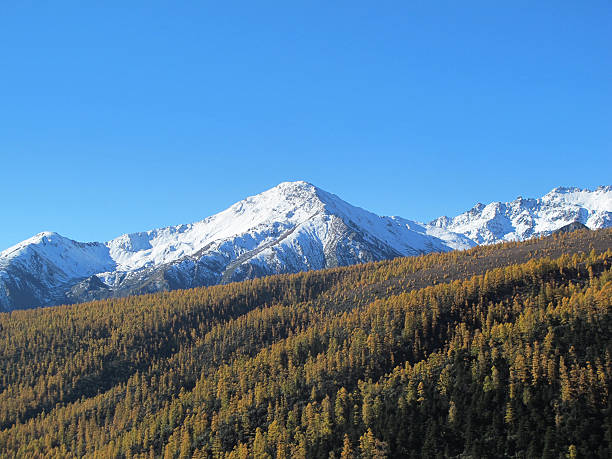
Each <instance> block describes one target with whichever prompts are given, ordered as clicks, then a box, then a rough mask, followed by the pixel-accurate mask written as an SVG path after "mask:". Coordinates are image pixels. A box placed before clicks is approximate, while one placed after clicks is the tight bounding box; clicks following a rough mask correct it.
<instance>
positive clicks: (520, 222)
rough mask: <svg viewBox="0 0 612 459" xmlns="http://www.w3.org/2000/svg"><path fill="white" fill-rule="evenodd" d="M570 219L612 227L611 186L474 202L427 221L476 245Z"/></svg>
mask: <svg viewBox="0 0 612 459" xmlns="http://www.w3.org/2000/svg"><path fill="white" fill-rule="evenodd" d="M574 222H578V223H582V224H583V225H585V226H587V227H588V228H591V229H598V228H607V227H609V226H612V187H611V186H600V187H598V188H596V189H595V190H592V191H591V190H588V189H580V188H566V187H558V188H555V189H554V190H552V191H550V192H549V193H547V194H545V195H544V196H543V197H541V198H538V199H525V198H523V197H518V198H517V199H515V200H514V201H511V202H504V203H502V202H492V203H490V204H487V205H484V204H480V203H478V204H476V205H475V206H474V207H473V208H472V209H471V210H469V211H467V212H465V213H463V214H461V215H458V216H456V217H454V218H449V217H440V218H438V219H436V220H434V221H432V222H430V224H431V225H433V226H436V227H438V228H442V229H445V230H448V231H451V232H455V233H459V234H463V235H464V236H467V237H469V238H470V239H471V240H472V241H474V242H476V243H477V244H494V243H496V242H502V241H522V240H525V239H529V238H531V237H538V236H546V235H549V234H551V233H552V232H553V231H555V230H557V229H560V228H561V227H563V226H566V225H569V224H570V223H574Z"/></svg>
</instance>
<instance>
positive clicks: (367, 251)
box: [0, 182, 612, 310]
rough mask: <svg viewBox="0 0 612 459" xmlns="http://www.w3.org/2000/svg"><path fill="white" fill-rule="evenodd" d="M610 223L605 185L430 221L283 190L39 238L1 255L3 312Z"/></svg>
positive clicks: (312, 190) (306, 188)
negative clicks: (100, 238) (187, 213)
mask: <svg viewBox="0 0 612 459" xmlns="http://www.w3.org/2000/svg"><path fill="white" fill-rule="evenodd" d="M574 222H578V223H582V224H585V225H586V226H588V227H589V228H592V229H595V228H603V227H608V226H612V187H610V186H606V187H599V188H597V189H596V190H593V191H590V190H582V189H578V188H555V189H554V190H552V191H551V192H550V193H548V194H546V195H545V196H543V197H542V198H539V199H523V198H517V199H516V200H515V201H512V202H509V203H501V202H493V203H491V204H488V205H483V204H477V205H476V206H475V207H474V208H473V209H471V210H469V211H468V212H466V213H464V214H461V215H459V216H457V217H454V218H449V217H440V218H438V219H437V220H434V221H433V222H431V223H430V224H424V223H418V222H415V221H411V220H405V219H403V218H401V217H380V216H378V215H376V214H373V213H371V212H368V211H366V210H364V209H361V208H359V207H355V206H352V205H351V204H348V203H347V202H345V201H343V200H341V199H340V198H339V197H337V196H335V195H333V194H331V193H328V192H326V191H323V190H321V189H320V188H317V187H315V186H313V185H311V184H309V183H306V182H285V183H281V184H280V185H278V186H276V187H274V188H272V189H270V190H268V191H265V192H263V193H261V194H258V195H256V196H251V197H249V198H246V199H244V200H243V201H240V202H238V203H236V204H234V205H233V206H231V207H229V208H228V209H226V210H224V211H223V212H220V213H218V214H216V215H213V216H211V217H208V218H206V219H204V220H202V221H199V222H196V223H191V224H185V225H178V226H170V227H167V228H161V229H155V230H151V231H146V232H141V233H132V234H124V235H122V236H119V237H118V238H116V239H113V240H111V241H108V242H106V243H99V242H92V243H81V242H76V241H73V240H71V239H67V238H65V237H62V236H60V235H59V234H56V233H51V232H45V233H40V234H37V235H36V236H34V237H32V238H30V239H27V240H25V241H23V242H21V243H19V244H17V245H15V246H13V247H11V248H9V249H7V250H5V251H3V252H0V310H12V309H16V308H27V307H37V306H44V305H52V304H58V303H73V302H79V301H86V300H91V299H96V298H106V297H113V296H124V295H130V294H138V293H150V292H156V291H161V290H172V289H177V288H190V287H196V286H201V285H212V284H218V283H226V282H232V281H240V280H244V279H248V278H253V277H257V276H263V275H268V274H276V273H292V272H298V271H304V270H310V269H321V268H327V267H334V266H344V265H350V264H354V263H361V262H368V261H375V260H382V259H388V258H393V257H397V256H409V255H418V254H422V253H428V252H434V251H448V250H454V249H466V248H469V247H472V246H474V245H477V244H490V243H495V242H499V241H508V240H522V239H526V238H529V237H534V236H540V235H545V234H550V233H552V232H553V231H555V230H558V229H560V228H562V227H565V226H566V225H568V224H571V223H574Z"/></svg>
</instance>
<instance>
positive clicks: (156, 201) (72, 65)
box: [0, 0, 612, 249]
mask: <svg viewBox="0 0 612 459" xmlns="http://www.w3.org/2000/svg"><path fill="white" fill-rule="evenodd" d="M44 3H45V4H44V5H43V2H34V1H31V2H30V1H17V0H5V1H3V2H2V11H1V12H0V43H1V44H0V66H1V68H0V196H1V206H0V224H1V226H0V249H4V248H6V247H8V246H9V245H11V244H13V243H16V242H18V241H20V240H22V239H25V238H27V237H29V236H31V235H33V234H35V233H37V232H39V231H42V230H52V231H57V232H59V233H61V234H63V235H65V236H68V237H72V238H75V239H78V240H84V241H89V240H106V239H109V238H112V237H115V236H117V235H119V234H121V233H124V232H132V231H139V230H147V229H151V228H155V227H159V226H165V225H172V224H179V223H186V222H190V221H196V220H200V219H202V218H204V217H206V216H208V215H210V214H212V213H215V212H217V211H220V210H222V209H224V208H226V207H227V206H228V205H230V204H232V203H233V202H235V201H237V200H239V199H242V198H243V197H245V196H248V195H251V194H256V193H258V192H260V191H263V190H265V189H267V188H269V187H272V186H274V185H276V184H277V183H279V182H281V181H285V180H298V179H304V180H307V181H310V182H312V183H314V184H316V185H318V186H320V187H321V188H323V189H326V190H328V191H331V192H333V193H336V194H338V195H339V196H341V197H342V198H344V199H345V200H347V201H349V202H351V203H353V204H355V205H358V206H361V207H364V208H367V209H369V210H372V211H375V212H377V213H379V214H386V215H388V214H392V215H401V216H404V217H406V218H412V219H418V220H429V219H432V218H435V217H437V216H439V215H443V214H447V215H454V214H457V213H460V212H462V211H465V210H467V209H469V208H470V207H471V206H472V205H474V204H475V203H476V202H478V201H481V202H488V201H492V200H511V199H514V198H516V197H517V196H518V195H523V196H525V197H528V196H529V197H536V196H540V195H542V194H544V193H546V192H547V191H549V190H550V189H552V188H553V187H555V186H557V185H568V186H580V187H594V186H597V185H601V184H610V183H612V180H611V179H612V174H611V172H612V27H611V26H610V25H611V24H612V2H610V1H609V0H599V1H598V0H589V1H575V0H571V1H559V0H555V1H540V2H532V1H507V2H497V1H495V2H491V1H482V2H476V1H462V2H459V1H433V2H432V1H420V2H417V1H415V2H413V1H409V2H407V1H395V2H392V1H378V2H372V1H364V2H362V1H355V0H351V1H338V2H328V1H325V2H315V1H303V2H302V1H278V2H268V1H262V2H252V1H242V2H232V1H224V2H205V1H193V2H170V1H167V2H158V1H146V2H144V1H143V2H136V1H128V2H125V1H121V2H111V1H105V2H82V1H78V2H77V1H75V2H67V1H54V2H44ZM93 4H96V5H97V6H92V5H93ZM126 4H129V5H130V6H126Z"/></svg>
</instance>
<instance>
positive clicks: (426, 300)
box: [0, 230, 612, 458]
mask: <svg viewBox="0 0 612 459" xmlns="http://www.w3.org/2000/svg"><path fill="white" fill-rule="evenodd" d="M611 247H612V230H599V231H586V230H583V231H576V232H572V233H561V234H556V235H554V236H551V237H548V238H539V239H532V240H529V241H527V242H522V243H507V244H503V245H494V246H483V247H477V248H474V249H471V250H468V251H455V252H450V253H439V254H430V255H425V256H419V257H411V258H397V259H395V260H391V261H382V262H378V263H367V264H362V265H357V266H351V267H343V268H333V269H327V270H322V271H311V272H306V273H300V274H295V275H280V276H272V277H266V278H262V279H256V280H250V281H245V282H240V283H233V284H229V285H220V286H213V287H207V288H197V289H192V290H181V291H174V292H169V293H158V294H153V295H143V296H138V297H129V298H122V299H111V300H105V301H98V302H94V303H86V304H79V305H71V306H62V307H54V308H45V309H38V310H28V311H14V312H12V313H11V314H0V330H2V333H1V334H0V374H2V379H1V380H0V455H2V456H3V457H34V456H37V455H44V454H48V455H50V456H63V457H65V456H78V457H128V456H129V457H142V458H144V457H192V456H193V457H227V458H241V457H296V458H299V457H304V458H306V457H309V458H310V457H322V458H328V457H330V455H331V457H350V454H353V457H362V458H372V457H438V456H443V457H459V456H460V455H464V456H472V457H503V456H510V457H512V456H514V457H559V456H562V455H577V457H609V454H610V453H611V452H612V450H611V449H610V438H611V437H610V432H612V424H611V423H610V419H611V418H612V417H611V416H610V405H609V403H610V401H609V397H608V394H609V393H610V389H611V387H610V382H611V381H612V360H611V357H610V356H611V355H612V347H611V343H610V339H609V337H610V331H611V330H612V318H611V317H610V312H611V311H610V305H611V304H612V272H611V270H610V269H611V264H612V250H611ZM342 454H344V456H342Z"/></svg>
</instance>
